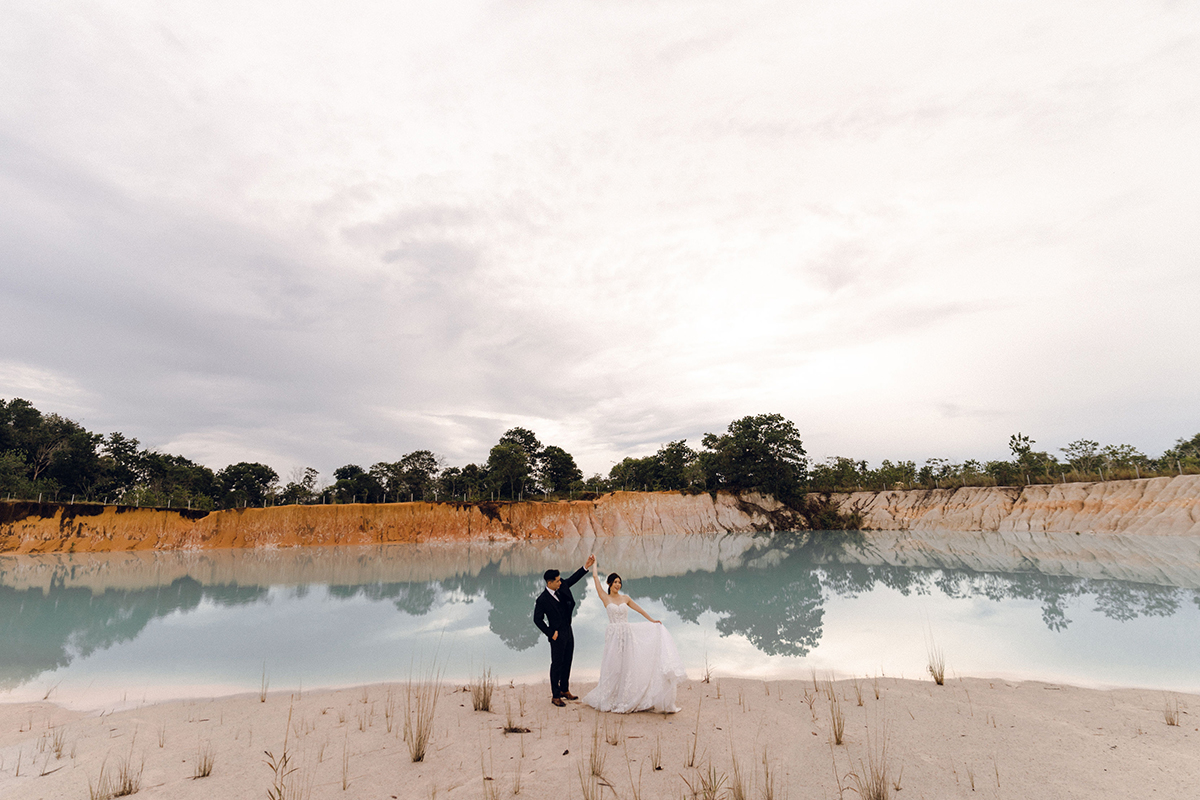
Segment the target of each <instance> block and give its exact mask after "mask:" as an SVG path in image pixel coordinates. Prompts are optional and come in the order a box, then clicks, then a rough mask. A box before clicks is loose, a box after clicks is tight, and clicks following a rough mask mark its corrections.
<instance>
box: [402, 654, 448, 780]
mask: <svg viewBox="0 0 1200 800" xmlns="http://www.w3.org/2000/svg"><path fill="white" fill-rule="evenodd" d="M441 680H442V673H441V669H440V668H439V667H438V666H437V662H436V660H435V662H434V664H433V666H431V667H430V668H429V671H428V672H427V673H426V674H425V677H424V679H422V680H418V681H415V682H414V681H413V679H412V675H411V674H410V675H409V678H408V683H407V684H405V687H404V693H405V703H404V741H405V742H407V743H408V755H409V758H411V759H412V760H413V761H414V762H416V761H424V760H425V752H426V751H427V750H428V749H429V739H430V737H432V736H433V714H434V712H435V711H436V710H437V701H438V697H439V696H440V695H441V691H442V685H441Z"/></svg>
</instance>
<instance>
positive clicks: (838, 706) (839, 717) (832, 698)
mask: <svg viewBox="0 0 1200 800" xmlns="http://www.w3.org/2000/svg"><path fill="white" fill-rule="evenodd" d="M825 696H826V697H828V698H829V730H830V732H831V733H832V734H833V743H834V744H841V743H842V737H843V736H844V735H845V733H846V715H845V714H844V713H842V701H841V700H839V699H838V696H837V692H836V691H835V690H834V687H833V680H832V679H830V680H829V681H827V682H826V684H825Z"/></svg>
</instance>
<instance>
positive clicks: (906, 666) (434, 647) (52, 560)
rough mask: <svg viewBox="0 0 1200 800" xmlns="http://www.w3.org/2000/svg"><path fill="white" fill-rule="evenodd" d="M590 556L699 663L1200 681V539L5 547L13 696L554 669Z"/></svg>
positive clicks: (589, 643) (593, 636)
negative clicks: (941, 658) (917, 554)
mask: <svg viewBox="0 0 1200 800" xmlns="http://www.w3.org/2000/svg"><path fill="white" fill-rule="evenodd" d="M963 536H964V537H979V536H980V535H979V534H964V535H963ZM971 541H974V540H970V541H966V542H965V543H964V545H963V547H962V548H960V549H963V550H966V551H969V550H970V549H971V546H972V545H971ZM1064 541H1066V540H1064ZM1142 541H1147V539H1146V537H1142ZM976 543H978V542H976ZM1070 543H1071V544H1075V542H1074V541H1072V542H1070ZM995 545H996V543H995V542H994V541H990V542H989V543H988V544H987V547H986V549H987V550H988V552H993V551H995V550H996V549H997V548H996V546H995ZM1033 546H1035V547H1042V546H1043V545H1042V544H1036V545H1033ZM1045 546H1046V547H1048V548H1050V550H1055V548H1056V547H1057V545H1055V544H1054V543H1053V542H1051V543H1050V544H1049V545H1045ZM980 547H982V545H980ZM1058 549H1061V548H1058ZM593 550H594V551H595V552H596V553H597V555H598V557H599V560H600V565H601V567H602V568H603V569H606V570H607V569H613V570H616V571H618V572H620V573H621V574H622V576H623V578H624V579H625V590H626V591H627V592H628V593H629V594H631V595H632V596H633V598H634V599H635V600H636V601H637V602H638V603H639V604H641V605H642V606H643V607H644V608H646V609H647V611H649V612H650V613H651V614H652V615H654V616H656V617H659V618H661V619H662V620H663V622H664V623H665V624H666V625H667V626H668V628H669V630H670V631H671V633H672V635H673V636H674V637H675V640H676V642H677V644H678V645H679V649H680V652H681V654H682V655H683V658H684V661H685V663H686V664H687V667H688V669H689V671H690V674H691V675H692V676H693V677H699V676H701V675H702V674H703V672H704V670H705V668H706V666H707V667H708V668H710V669H712V670H713V672H714V673H715V674H718V675H721V674H727V675H739V676H757V677H762V678H764V679H775V678H807V677H809V675H810V672H811V670H813V669H816V670H818V671H821V672H824V671H826V670H834V671H837V672H838V673H840V674H844V675H849V674H857V675H876V674H885V675H893V676H903V677H920V676H921V675H922V674H923V672H924V669H925V663H926V652H927V644H928V643H929V642H930V641H932V642H933V643H935V645H936V646H937V647H939V648H941V649H942V650H943V651H944V653H945V656H946V660H947V666H948V671H949V672H950V673H951V674H961V675H977V676H997V677H1009V678H1033V679H1040V680H1047V681H1061V682H1069V683H1074V684H1081V685H1092V686H1106V685H1110V686H1144V687H1149V688H1156V689H1173V690H1181V691H1200V671H1198V670H1197V669H1196V664H1198V663H1200V591H1198V590H1200V567H1197V566H1196V563H1195V562H1196V561H1197V554H1200V542H1197V541H1191V540H1180V539H1179V538H1174V539H1171V540H1169V541H1167V540H1164V542H1163V546H1162V548H1160V549H1159V550H1157V551H1155V552H1154V554H1153V556H1152V557H1146V556H1145V553H1142V554H1141V555H1139V556H1138V557H1137V558H1134V559H1131V560H1133V561H1135V562H1136V563H1135V564H1134V568H1132V569H1129V568H1127V567H1128V565H1122V564H1119V563H1115V562H1114V563H1106V562H1105V560H1104V559H1103V558H1100V559H1096V558H1083V557H1077V558H1078V563H1077V564H1075V566H1072V565H1071V563H1067V564H1066V565H1064V564H1063V563H1061V559H1060V560H1059V561H1055V562H1054V565H1053V567H1052V568H1050V567H1047V566H1046V565H1045V563H1043V562H1044V561H1046V559H1040V558H1037V557H1031V556H1030V554H1029V552H1030V551H1029V550H1028V547H1026V549H1025V550H1024V551H1023V552H1022V554H1021V555H1020V556H1019V557H1009V556H1007V555H1006V556H1004V557H1002V558H999V559H995V558H992V559H990V560H989V559H982V560H981V559H979V558H975V557H973V556H971V555H970V554H969V553H968V555H967V556H963V555H962V553H957V554H956V555H954V556H948V555H947V556H938V555H937V554H936V553H935V554H933V555H930V554H925V555H923V557H922V558H921V559H919V560H920V561H921V563H920V564H918V565H911V564H901V563H896V562H898V561H904V560H905V559H903V558H899V557H895V554H890V553H888V552H882V553H881V552H878V551H875V550H873V549H872V548H871V547H867V546H864V545H863V543H862V540H861V537H856V536H854V535H849V536H847V535H845V534H824V535H801V534H792V533H782V534H758V535H752V534H720V535H713V536H679V537H638V538H636V539H601V540H595V541H583V540H573V541H565V542H552V543H545V544H530V543H522V544H517V545H488V544H471V545H446V546H435V545H390V546H385V547H373V548H308V549H289V550H276V551H217V552H204V553H199V552H197V553H162V554H106V555H93V556H67V555H53V556H21V557H16V556H0V700H25V699H31V698H32V699H40V698H41V697H42V696H44V695H45V694H46V693H47V692H48V691H51V690H53V694H51V699H54V700H57V701H59V702H64V703H68V704H72V705H80V706H101V705H119V704H121V703H122V702H124V703H127V704H132V703H135V702H142V701H147V700H160V699H166V698H172V697H183V696H210V695H216V694H230V693H237V692H247V691H258V689H259V687H260V685H261V682H262V677H263V673H264V669H265V672H266V674H267V676H268V679H269V681H270V687H271V689H273V690H276V689H294V688H296V687H298V686H303V687H306V688H312V687H319V686H340V685H347V684H357V683H372V682H379V681H394V680H403V679H404V678H406V677H407V676H408V675H409V674H410V671H417V672H419V671H421V670H423V669H424V668H426V667H428V666H429V665H430V664H431V663H434V662H435V661H436V663H437V664H438V665H439V667H440V668H442V669H443V670H444V672H445V675H446V677H447V678H449V679H453V680H463V679H465V678H467V677H469V676H470V675H472V674H474V673H475V672H477V671H479V670H481V669H483V668H484V667H490V668H491V669H492V670H493V673H494V674H495V675H497V676H498V677H499V678H501V679H502V680H510V679H512V680H518V681H521V680H540V679H544V676H545V672H546V669H547V667H548V664H549V653H548V646H547V644H546V643H545V641H544V640H543V639H542V638H541V637H540V634H539V633H538V631H537V630H536V629H535V628H534V626H533V622H532V619H531V614H532V608H533V599H534V597H535V596H536V594H537V593H538V592H539V591H541V588H542V586H543V584H542V582H541V577H540V576H541V573H542V572H543V570H545V569H546V568H547V567H555V568H558V569H561V570H563V571H564V573H566V572H570V571H571V570H573V569H574V568H575V567H577V566H580V565H582V563H583V561H584V559H585V558H586V556H587V553H588V552H591V551H593ZM1055 551H1056V552H1057V550H1055ZM1047 552H1049V551H1047ZM1035 555H1036V554H1035ZM1156 559H1157V561H1161V562H1162V563H1161V564H1158V563H1157V562H1156V563H1153V564H1149V565H1147V564H1146V563H1145V562H1146V561H1148V560H1149V561H1155V560H1156ZM909 560H910V561H911V559H909ZM1109 560H1110V561H1111V560H1112V559H1109ZM889 562H891V563H889ZM965 563H975V564H976V565H977V568H966V567H964V566H962V565H963V564H965ZM980 564H983V565H984V567H985V568H979V565H980ZM987 564H993V565H995V564H998V565H999V566H994V568H993V569H991V571H989V569H988V568H986V566H987ZM1110 575H1120V576H1125V577H1123V578H1121V579H1118V578H1116V577H1110ZM1130 575H1133V577H1134V578H1137V579H1135V580H1130V579H1128V576H1130ZM574 593H575V596H576V597H577V598H581V602H580V606H579V610H578V613H577V616H576V622H575V631H576V634H575V638H576V653H575V672H574V674H575V677H576V679H577V680H578V681H580V682H583V681H586V680H589V679H594V678H595V676H596V672H597V668H598V665H599V663H600V655H601V649H602V645H603V640H604V631H603V626H604V624H605V618H604V613H603V607H602V605H601V603H600V601H599V599H598V598H597V597H596V596H595V593H594V590H593V589H592V588H591V586H590V581H589V580H588V579H587V578H585V581H581V582H580V583H579V584H577V585H576V587H575V589H574Z"/></svg>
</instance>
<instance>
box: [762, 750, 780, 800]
mask: <svg viewBox="0 0 1200 800" xmlns="http://www.w3.org/2000/svg"><path fill="white" fill-rule="evenodd" d="M762 763H763V782H762V798H763V800H775V788H776V786H775V784H776V781H777V780H778V777H779V776H778V775H777V774H776V773H775V770H773V769H772V768H771V760H770V759H769V758H768V757H767V750H766V748H763V755H762Z"/></svg>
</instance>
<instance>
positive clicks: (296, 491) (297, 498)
mask: <svg viewBox="0 0 1200 800" xmlns="http://www.w3.org/2000/svg"><path fill="white" fill-rule="evenodd" d="M320 474H321V473H319V472H317V471H316V470H315V469H313V468H312V467H305V468H304V471H303V472H301V471H299V470H295V471H293V472H292V479H291V480H289V481H288V483H287V486H285V487H283V491H282V492H280V493H279V502H281V503H283V504H286V505H295V504H298V503H307V502H310V501H311V500H312V498H313V495H314V494H315V492H316V489H317V476H318V475H320Z"/></svg>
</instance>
